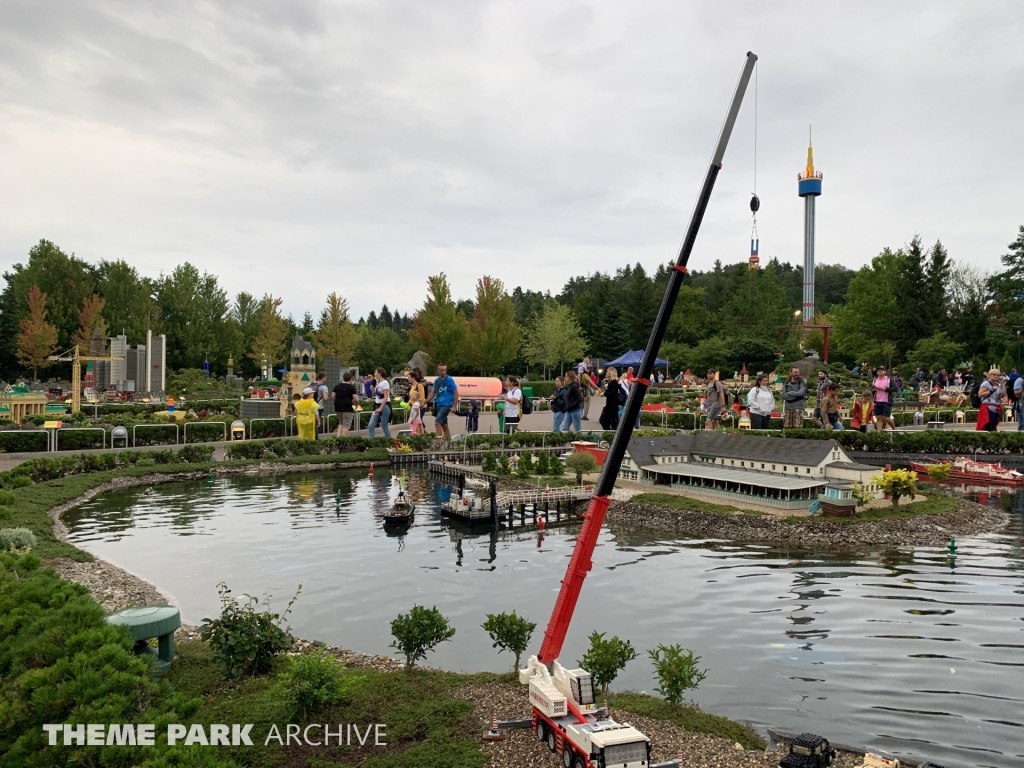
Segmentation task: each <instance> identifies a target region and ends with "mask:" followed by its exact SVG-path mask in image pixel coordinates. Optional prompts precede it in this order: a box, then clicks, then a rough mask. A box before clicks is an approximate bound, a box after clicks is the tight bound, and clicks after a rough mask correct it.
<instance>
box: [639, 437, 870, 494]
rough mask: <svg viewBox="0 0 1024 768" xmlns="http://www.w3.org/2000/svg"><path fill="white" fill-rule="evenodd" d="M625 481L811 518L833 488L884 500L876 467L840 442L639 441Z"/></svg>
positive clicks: (774, 439) (773, 439)
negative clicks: (855, 488)
mask: <svg viewBox="0 0 1024 768" xmlns="http://www.w3.org/2000/svg"><path fill="white" fill-rule="evenodd" d="M627 451H628V458H627V459H625V460H624V461H623V465H622V469H621V470H620V472H619V475H620V477H623V478H625V479H631V480H639V481H640V482H642V483H647V484H652V485H672V486H676V487H679V488H681V489H685V490H686V492H687V493H689V494H690V495H693V496H697V497H705V498H708V499H709V500H712V501H721V500H723V499H733V500H735V501H737V502H739V501H743V502H744V503H745V504H747V505H753V506H757V507H760V508H764V509H767V510H771V511H778V510H788V511H807V510H808V509H810V508H811V507H812V506H814V505H815V503H816V502H817V501H818V500H819V496H820V495H821V494H823V493H824V492H825V490H826V487H827V486H828V485H829V483H831V482H833V481H846V482H849V483H853V482H859V483H861V485H863V486H864V487H865V489H866V490H868V491H870V492H871V493H873V494H875V495H876V496H878V495H881V491H880V490H879V488H878V486H877V484H876V483H875V481H874V480H873V479H872V476H873V475H874V474H875V473H877V472H878V468H877V467H871V466H868V465H866V464H856V463H854V462H852V461H850V457H849V456H848V455H847V453H846V451H845V450H844V449H843V448H842V446H840V445H839V444H838V443H837V442H836V441H835V440H794V439H783V438H779V437H754V436H750V437H746V436H739V435H735V434H732V435H730V434H721V433H717V432H702V433H699V434H696V435H689V434H680V435H673V436H671V437H657V438H635V439H633V440H631V441H630V444H629V447H628V449H627Z"/></svg>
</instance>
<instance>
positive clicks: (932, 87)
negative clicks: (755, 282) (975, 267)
mask: <svg viewBox="0 0 1024 768" xmlns="http://www.w3.org/2000/svg"><path fill="white" fill-rule="evenodd" d="M1022 27H1024V10H1021V9H1020V7H1019V6H1017V5H1016V4H1010V3H998V4H997V3H972V4H970V5H965V4H961V3H934V2H932V3H900V4H896V5H893V4H891V3H885V4H883V3H874V4H871V3H857V4H850V3H820V4H816V5H814V6H807V5H806V4H802V3H771V4H767V3H760V4H756V3H750V2H747V3H733V4H713V5H712V4H681V3H654V2H652V3H644V4H621V3H570V2H566V3H558V4H552V3H526V2H517V3H476V2H435V3H402V4H399V3H364V2H344V3H326V2H325V3H317V2H292V3H269V2H255V3H254V2H244V3H243V2H194V3H175V4H138V3H130V2H93V3H89V2H80V3H40V2H31V1H28V2H20V3H19V2H8V3H5V4H4V5H3V6H0V97H2V98H0V159H2V168H3V172H2V173H0V196H2V200H3V207H4V211H5V215H4V217H3V218H2V220H0V261H2V262H3V263H4V265H8V264H11V263H13V262H15V261H18V260H21V259H23V258H24V254H25V252H26V250H27V249H28V247H29V246H30V245H31V244H32V243H33V242H34V241H35V240H37V239H39V238H40V237H46V238H49V239H52V240H54V241H56V242H58V243H59V244H60V245H61V246H62V247H64V248H66V249H69V250H74V251H75V252H76V253H77V254H78V255H80V256H83V257H85V258H88V259H99V258H119V257H123V258H126V259H128V260H129V261H131V262H132V263H134V264H136V265H137V266H138V267H139V268H140V270H142V271H143V272H145V273H147V274H153V275H155V274H157V273H158V272H160V271H161V270H168V269H170V268H172V267H173V266H174V265H175V264H177V263H179V262H180V261H183V260H185V259H188V260H190V261H192V262H193V263H196V264H197V265H199V266H200V267H202V268H204V269H208V270H210V271H212V272H215V273H217V274H218V275H220V276H221V277H222V281H223V283H224V284H225V286H226V287H227V288H228V289H229V290H231V291H232V292H234V291H238V290H248V291H251V292H254V293H262V292H264V291H272V292H273V293H275V294H277V295H283V296H284V297H285V302H286V303H285V306H286V309H287V310H289V311H291V312H293V313H294V314H295V315H297V316H298V315H301V313H302V312H303V311H304V310H305V309H311V310H313V311H316V310H317V309H318V308H319V307H320V305H321V303H322V300H323V295H324V294H326V293H327V292H329V291H331V290H338V291H341V292H342V293H344V294H345V295H347V296H348V297H349V299H350V301H351V302H352V304H353V306H354V308H355V311H356V313H357V314H363V313H365V312H367V311H369V310H370V309H372V308H378V307H379V306H380V305H381V304H382V303H385V302H386V303H387V304H389V305H390V306H392V307H396V306H397V307H399V308H401V309H403V310H404V311H412V310H413V309H414V308H415V307H416V306H417V305H418V304H419V303H421V301H422V295H423V289H424V285H425V281H426V277H427V275H429V274H434V273H436V272H438V271H440V270H444V271H446V272H447V273H448V274H449V276H450V278H451V279H452V282H453V284H454V288H455V292H456V293H457V294H460V295H463V296H469V295H471V293H472V290H473V282H474V280H475V279H476V278H477V277H479V276H480V275H482V274H492V275H495V276H497V277H500V278H502V279H503V280H504V281H505V282H506V284H508V285H509V287H512V286H515V285H520V284H521V285H523V286H527V287H531V288H535V289H551V290H552V291H557V290H558V289H559V288H560V287H561V285H562V283H563V282H564V281H565V279H566V278H567V277H569V276H570V275H574V274H580V273H585V272H591V271H594V270H614V269H615V268H616V267H618V266H621V265H623V264H625V263H633V262H636V261H640V262H642V263H644V264H645V265H646V266H647V267H649V268H653V266H654V265H656V264H657V263H658V262H660V261H665V260H668V259H670V258H672V257H673V256H674V253H675V249H676V247H677V245H678V242H679V239H680V237H681V235H682V232H683V228H684V226H685V222H686V219H687V216H688V215H689V211H690V208H691V206H692V203H693V199H694V197H695V195H696V192H697V188H698V186H699V184H700V181H701V179H702V176H703V173H704V170H705V167H706V164H707V162H708V160H709V157H710V152H711V148H712V145H713V143H714V140H715V137H716V134H717V131H718V128H719V126H720V123H721V119H722V117H723V114H724V111H725V107H726V104H727V101H728V98H729V95H730V92H731V89H732V87H733V84H734V82H735V78H736V76H737V75H738V73H739V69H740V66H741V64H742V58H743V54H744V53H745V52H746V50H748V49H753V50H755V51H756V52H757V53H758V54H759V55H760V56H761V60H760V63H759V69H758V93H757V97H758V98H757V102H758V103H757V107H758V163H757V185H758V193H759V194H760V196H761V198H762V202H763V207H762V213H761V215H760V217H759V230H760V235H761V253H762V256H768V257H771V256H778V257H779V258H780V259H783V260H789V261H799V260H800V253H801V238H802V226H801V222H802V208H801V205H800V200H799V199H798V198H797V196H796V179H795V176H796V173H797V172H798V171H799V170H801V169H802V167H803V161H804V155H805V153H806V142H807V125H808V124H809V123H814V137H815V157H816V161H817V165H818V167H819V168H821V169H822V170H823V171H824V173H825V193H824V196H823V197H822V199H821V200H820V202H819V206H818V211H819V230H818V253H819V255H820V259H821V260H822V261H826V262H833V263H834V262H838V263H843V264H847V265H849V266H857V265H860V264H863V263H865V262H866V261H867V260H868V259H870V258H871V257H872V256H873V255H874V254H876V253H877V252H878V251H879V250H880V249H881V248H882V247H884V246H887V245H890V246H898V245H900V244H902V243H903V242H905V241H907V240H909V239H910V238H911V237H912V236H913V235H914V234H915V233H920V234H921V235H922V236H923V237H924V239H925V240H926V241H929V242H930V241H933V240H935V239H937V238H941V239H942V240H943V242H945V243H946V245H947V247H948V248H949V250H950V252H951V254H952V255H953V256H954V257H956V258H961V259H965V260H969V261H971V262H974V263H977V264H979V265H981V266H983V267H987V268H990V269H991V268H995V267H997V266H998V257H999V255H1000V254H1002V253H1003V252H1004V251H1005V246H1006V243H1007V242H1009V241H1010V240H1011V239H1013V237H1014V235H1015V232H1016V228H1017V226H1018V225H1019V224H1020V223H1024V214H1022V211H1021V199H1022V195H1021V192H1022V189H1021V187H1022V182H1021V179H1022V173H1021V171H1022V166H1024V150H1022V148H1021V143H1020V141H1019V139H1018V134H1019V126H1020V125H1021V124H1022V120H1024V107H1022V100H1021V99H1020V97H1019V94H1020V93H1022V92H1024V74H1022V73H1024V50H1022V49H1021V46H1020V45H1019V41H1020V39H1022V33H1024V29H1022ZM753 96H754V93H753V91H751V92H750V94H749V96H748V100H747V103H746V104H745V106H744V110H743V113H742V114H741V116H740V121H739V124H738V126H737V130H736V133H735V135H734V140H733V144H732V146H731V147H730V150H729V153H728V155H727V157H726V163H725V169H724V172H723V174H722V175H721V177H720V181H719V185H718V187H717V189H716V191H715V196H714V198H713V200H712V205H711V207H710V209H709V212H708V216H707V218H706V220H705V228H704V230H703V231H702V235H701V238H700V240H699V241H698V247H697V249H696V251H695V254H694V258H693V261H692V264H693V266H695V267H697V268H706V267H708V266H709V265H710V264H711V263H712V262H713V261H714V259H716V258H721V259H723V260H726V261H734V260H738V259H741V258H744V257H745V255H746V253H747V252H748V245H749V242H748V239H749V235H750V216H749V212H748V210H747V207H746V203H747V197H748V195H749V193H750V191H751V190H752V187H753V171H754V168H753V106H754V102H753Z"/></svg>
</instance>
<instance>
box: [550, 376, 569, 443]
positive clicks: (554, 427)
mask: <svg viewBox="0 0 1024 768" xmlns="http://www.w3.org/2000/svg"><path fill="white" fill-rule="evenodd" d="M548 400H550V401H551V414H552V418H551V431H552V432H562V431H563V430H562V426H563V422H564V421H565V384H564V382H563V380H562V377H561V376H556V377H555V391H554V392H552V393H551V397H549V398H548ZM566 431H567V430H566Z"/></svg>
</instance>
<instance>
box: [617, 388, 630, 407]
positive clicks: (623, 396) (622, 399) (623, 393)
mask: <svg viewBox="0 0 1024 768" xmlns="http://www.w3.org/2000/svg"><path fill="white" fill-rule="evenodd" d="M627 400H629V391H628V390H626V389H623V388H622V387H621V386H620V387H619V405H625V404H626V401H627Z"/></svg>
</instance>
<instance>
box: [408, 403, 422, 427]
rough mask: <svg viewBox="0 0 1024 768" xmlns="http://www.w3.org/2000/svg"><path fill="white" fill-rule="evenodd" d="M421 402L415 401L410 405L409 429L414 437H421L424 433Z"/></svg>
mask: <svg viewBox="0 0 1024 768" xmlns="http://www.w3.org/2000/svg"><path fill="white" fill-rule="evenodd" d="M420 408H421V405H420V401H419V400H413V401H412V402H411V403H410V404H409V428H410V429H411V430H412V433H413V434H414V435H421V434H423V432H424V427H423V421H422V420H421V418H420Z"/></svg>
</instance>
